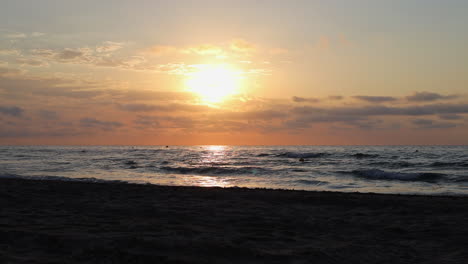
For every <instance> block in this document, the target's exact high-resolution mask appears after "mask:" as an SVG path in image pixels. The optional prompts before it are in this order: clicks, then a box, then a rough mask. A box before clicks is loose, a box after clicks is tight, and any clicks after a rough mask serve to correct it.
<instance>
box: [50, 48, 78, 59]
mask: <svg viewBox="0 0 468 264" xmlns="http://www.w3.org/2000/svg"><path fill="white" fill-rule="evenodd" d="M83 55H84V53H83V52H82V51H80V50H72V49H65V50H63V51H61V52H59V53H57V54H56V57H57V58H58V59H60V60H72V59H76V58H78V57H81V56H83Z"/></svg>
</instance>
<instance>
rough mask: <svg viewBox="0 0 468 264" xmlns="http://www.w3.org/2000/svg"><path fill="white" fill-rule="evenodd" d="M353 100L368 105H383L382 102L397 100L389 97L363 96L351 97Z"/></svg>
mask: <svg viewBox="0 0 468 264" xmlns="http://www.w3.org/2000/svg"><path fill="white" fill-rule="evenodd" d="M353 98H355V99H358V100H361V101H366V102H369V103H384V102H392V101H396V100H397V98H395V97H391V96H364V95H357V96H353Z"/></svg>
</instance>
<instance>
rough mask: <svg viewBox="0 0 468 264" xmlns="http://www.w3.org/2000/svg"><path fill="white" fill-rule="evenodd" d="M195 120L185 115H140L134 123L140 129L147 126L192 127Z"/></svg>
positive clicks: (163, 127)
mask: <svg viewBox="0 0 468 264" xmlns="http://www.w3.org/2000/svg"><path fill="white" fill-rule="evenodd" d="M195 122H196V121H195V120H193V119H192V118H188V117H183V116H138V117H137V119H136V120H134V124H135V125H137V126H138V127H139V128H140V129H147V128H160V129H167V128H181V129H186V128H191V127H193V126H194V125H195Z"/></svg>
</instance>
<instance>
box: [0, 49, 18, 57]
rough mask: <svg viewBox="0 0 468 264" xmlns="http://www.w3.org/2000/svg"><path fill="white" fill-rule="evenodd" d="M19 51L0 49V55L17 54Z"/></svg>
mask: <svg viewBox="0 0 468 264" xmlns="http://www.w3.org/2000/svg"><path fill="white" fill-rule="evenodd" d="M19 54H20V52H19V51H18V50H15V49H0V56H10V55H19Z"/></svg>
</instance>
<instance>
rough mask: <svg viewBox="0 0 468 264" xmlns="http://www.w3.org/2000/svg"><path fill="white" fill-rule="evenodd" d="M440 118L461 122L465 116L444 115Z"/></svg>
mask: <svg viewBox="0 0 468 264" xmlns="http://www.w3.org/2000/svg"><path fill="white" fill-rule="evenodd" d="M439 118H440V119H444V120H461V119H463V116H461V115H457V114H442V115H439Z"/></svg>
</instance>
